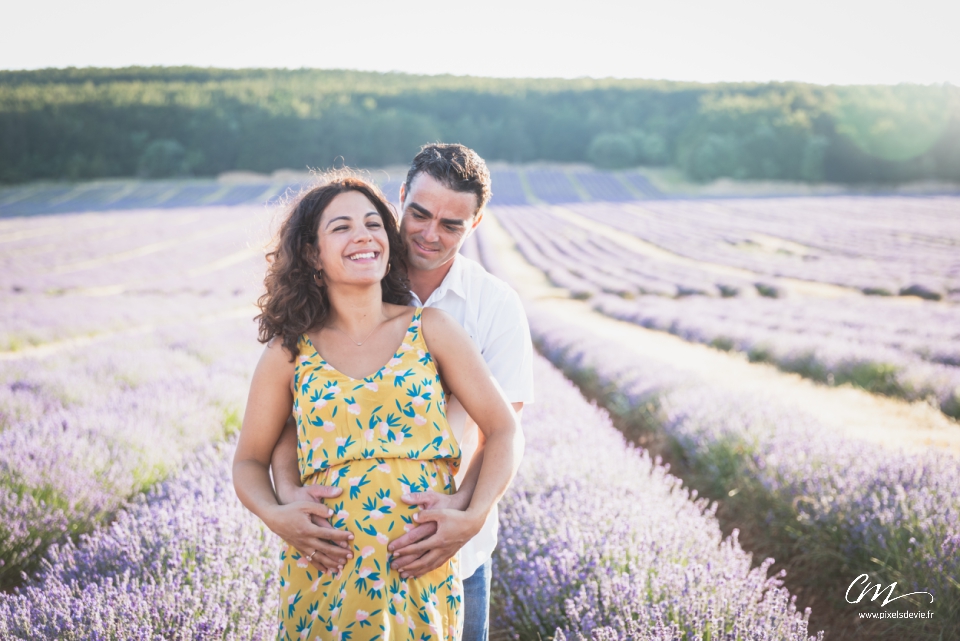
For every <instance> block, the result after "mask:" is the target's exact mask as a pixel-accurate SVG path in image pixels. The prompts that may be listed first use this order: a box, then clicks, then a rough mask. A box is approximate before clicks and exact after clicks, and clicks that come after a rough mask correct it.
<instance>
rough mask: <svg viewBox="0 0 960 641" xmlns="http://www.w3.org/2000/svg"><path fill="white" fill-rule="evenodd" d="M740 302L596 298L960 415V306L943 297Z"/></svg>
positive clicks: (819, 376)
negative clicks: (899, 301) (910, 302)
mask: <svg viewBox="0 0 960 641" xmlns="http://www.w3.org/2000/svg"><path fill="white" fill-rule="evenodd" d="M731 303H733V301H729V300H709V299H703V298H690V299H683V300H676V301H674V300H666V299H660V298H655V297H649V296H647V297H643V298H642V299H637V300H631V301H626V300H623V299H620V298H615V297H612V296H607V295H600V296H597V297H596V298H595V299H594V301H593V304H594V307H595V309H597V310H598V311H601V312H603V313H604V314H607V315H608V316H612V317H614V318H618V319H620V320H626V321H630V322H633V323H636V324H638V325H642V326H643V327H647V328H650V329H656V330H660V331H666V332H670V333H671V334H676V335H677V336H680V337H681V338H684V339H686V340H689V341H694V342H698V343H704V344H706V345H711V346H714V347H718V348H720V349H726V350H735V351H739V352H743V353H744V354H746V355H747V356H748V357H749V358H750V360H753V361H761V362H769V363H772V364H774V365H776V366H777V367H779V368H780V369H782V370H785V371H788V372H795V373H797V374H800V375H802V376H805V377H807V378H811V379H813V380H816V381H819V382H821V383H827V384H829V385H842V384H844V383H852V384H854V385H856V386H858V387H862V388H864V389H866V390H868V391H870V392H875V393H878V394H884V395H887V396H895V397H898V398H903V399H906V400H909V401H916V400H925V401H928V402H930V403H931V404H933V405H935V406H936V407H938V408H939V409H940V410H941V411H942V412H943V413H944V414H946V415H947V416H952V417H954V418H960V367H957V365H958V364H960V334H958V333H956V330H955V329H952V327H953V328H956V327H960V318H957V319H956V322H957V323H958V324H957V325H953V326H951V324H950V321H951V320H953V318H954V317H958V316H960V314H958V313H957V310H955V309H942V306H941V305H938V304H937V303H929V304H924V305H921V306H917V307H914V306H910V307H907V308H905V309H903V308H901V309H897V307H899V306H893V305H882V304H880V305H878V304H876V302H875V301H872V300H870V299H866V300H856V299H854V300H841V301H838V300H835V299H822V300H810V299H805V300H803V301H792V302H790V301H771V300H767V299H755V300H751V301H736V303H735V304H731ZM938 316H941V317H943V318H941V319H937V317H938ZM937 320H941V321H945V322H937ZM898 321H899V322H898Z"/></svg>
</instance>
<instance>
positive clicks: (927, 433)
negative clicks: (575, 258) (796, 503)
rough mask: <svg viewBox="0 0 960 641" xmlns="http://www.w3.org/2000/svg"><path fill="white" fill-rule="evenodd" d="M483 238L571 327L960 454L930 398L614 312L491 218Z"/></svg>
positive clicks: (856, 428)
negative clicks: (833, 378)
mask: <svg viewBox="0 0 960 641" xmlns="http://www.w3.org/2000/svg"><path fill="white" fill-rule="evenodd" d="M483 238H484V241H487V242H489V244H490V245H491V247H492V249H493V250H494V251H495V254H496V256H497V259H498V268H499V269H500V270H502V271H503V272H504V275H505V276H506V277H507V278H509V279H510V280H511V284H513V286H514V287H516V288H517V290H518V291H519V293H520V295H521V297H522V298H523V299H524V300H525V301H527V302H528V303H529V304H533V305H536V307H537V308H538V309H540V310H543V311H546V312H547V313H552V314H557V315H558V316H562V317H563V319H564V320H565V321H566V322H568V323H569V324H570V325H571V326H573V327H577V328H582V329H583V330H584V331H589V332H594V333H597V334H601V335H603V336H604V337H606V338H610V339H612V340H615V341H617V342H618V343H619V344H620V345H622V346H623V349H624V350H629V351H631V352H632V353H634V354H636V356H637V358H638V359H644V360H646V361H648V362H649V361H651V360H652V361H654V362H659V363H663V364H664V366H668V367H671V368H674V369H680V370H683V371H687V372H690V374H691V375H692V376H695V377H697V378H698V379H701V380H704V381H706V382H708V383H709V384H710V385H716V386H719V387H722V388H726V389H729V390H731V391H737V392H746V393H753V394H762V395H765V396H775V397H777V398H778V399H780V400H784V401H787V402H788V403H791V404H795V405H796V406H797V407H798V410H799V411H802V412H804V413H807V414H809V415H812V416H814V417H815V418H817V419H818V420H820V421H821V422H822V423H823V424H824V425H827V426H829V427H833V428H835V429H836V430H837V433H838V434H842V435H843V436H846V437H852V438H857V439H861V440H864V441H870V442H874V443H879V444H881V445H883V446H887V447H890V448H894V449H899V448H904V449H906V450H909V451H919V450H922V449H925V448H928V447H936V448H939V449H943V450H945V451H949V452H951V453H953V454H956V455H958V456H960V425H958V424H957V423H956V422H955V421H952V420H951V419H949V418H947V417H946V416H944V415H943V414H942V413H941V412H940V411H938V410H937V409H935V408H933V407H931V406H930V405H927V404H926V403H922V402H917V403H907V402H905V401H901V400H898V399H893V398H887V397H883V396H876V395H874V394H870V393H868V392H865V391H863V390H860V389H857V388H853V387H848V386H842V387H827V386H824V385H819V384H817V383H814V382H812V381H810V380H808V379H804V378H802V377H800V376H799V375H796V374H789V373H786V372H782V371H780V370H778V369H776V368H775V367H773V366H772V365H767V364H760V363H750V362H749V361H747V360H746V358H745V357H743V356H742V355H737V354H730V353H727V352H722V351H719V350H716V349H712V348H710V347H706V346H704V345H699V344H696V343H688V342H686V341H684V340H683V339H680V338H677V337H676V336H673V335H671V334H667V333H665V332H658V331H654V330H649V329H646V328H643V327H640V326H639V325H634V324H632V323H627V322H624V321H619V320H615V319H612V318H609V317H607V316H604V315H603V314H600V313H599V312H596V311H594V310H592V309H591V308H590V305H589V303H587V302H584V301H578V300H572V299H570V298H569V297H568V295H567V292H566V291H565V290H562V289H558V288H556V287H554V286H552V285H551V284H550V282H549V281H548V280H547V278H546V276H545V275H544V274H543V272H541V271H540V270H538V269H536V268H535V267H533V266H532V265H531V264H530V263H528V262H527V261H526V259H524V258H523V256H522V255H521V254H520V253H519V251H517V249H516V247H515V245H514V243H513V240H512V238H511V237H510V236H509V235H508V234H507V232H506V231H505V230H504V229H503V228H502V227H501V226H500V224H499V222H497V220H496V219H495V218H494V217H493V216H488V217H487V219H486V220H484V223H483Z"/></svg>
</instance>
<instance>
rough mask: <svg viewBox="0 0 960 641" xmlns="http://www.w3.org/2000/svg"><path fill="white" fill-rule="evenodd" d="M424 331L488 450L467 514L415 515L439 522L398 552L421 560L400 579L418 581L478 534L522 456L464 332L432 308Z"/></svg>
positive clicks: (507, 412) (505, 409)
mask: <svg viewBox="0 0 960 641" xmlns="http://www.w3.org/2000/svg"><path fill="white" fill-rule="evenodd" d="M421 329H422V331H423V336H424V339H425V340H426V341H427V344H428V347H429V348H430V353H431V355H432V356H433V358H434V361H435V362H436V363H437V368H438V369H439V371H440V375H441V377H442V378H443V381H444V383H445V384H446V385H447V386H448V387H449V388H450V391H451V392H452V393H453V394H455V395H456V396H457V398H458V399H460V402H461V404H462V405H463V408H464V409H465V410H466V412H467V414H468V415H469V416H471V417H478V418H477V419H476V421H477V426H478V427H479V429H480V432H481V433H482V435H483V439H484V446H483V459H482V465H481V466H480V470H479V474H478V476H477V480H476V487H475V488H474V490H473V494H472V497H471V499H470V504H469V506H468V507H467V509H466V511H458V510H428V511H425V512H418V513H416V514H415V515H414V520H415V521H416V522H418V523H424V522H427V521H435V522H436V523H437V533H436V534H434V535H433V536H431V537H429V538H427V539H425V540H423V541H420V542H418V543H415V544H413V545H410V546H407V547H405V548H402V549H399V550H396V551H395V552H394V555H395V556H397V557H401V556H411V555H413V556H416V555H419V554H422V556H420V558H418V559H417V560H416V561H414V562H413V563H411V564H410V565H408V566H406V567H404V568H403V570H402V572H401V575H406V576H419V575H421V574H423V573H424V572H427V571H429V570H431V569H433V568H434V567H437V565H439V563H442V562H443V561H445V560H446V559H448V558H450V556H452V555H453V554H455V553H456V552H457V551H458V550H459V549H460V548H461V547H462V546H463V544H464V543H466V542H467V541H469V540H470V539H471V538H472V537H473V536H474V535H476V533H477V532H479V531H480V528H481V527H482V526H483V523H484V521H486V518H487V516H488V515H489V514H490V511H491V510H492V509H493V506H494V505H496V503H497V501H499V500H500V497H502V496H503V494H504V492H506V490H507V487H509V485H510V482H511V481H512V480H513V477H514V475H515V474H516V472H517V468H518V467H519V466H520V459H521V457H522V455H523V432H521V430H520V425H519V420H518V417H517V415H516V413H515V412H514V411H513V408H512V407H511V405H510V403H509V402H508V401H507V399H506V397H505V396H504V395H503V393H502V392H501V391H500V388H499V386H498V385H497V384H496V382H495V381H494V379H493V376H492V375H491V374H490V371H489V369H488V368H487V365H486V363H485V362H484V360H483V357H482V356H481V355H480V352H479V350H477V348H476V346H475V345H474V344H473V342H472V341H471V340H470V337H469V336H468V335H467V333H466V331H464V329H463V328H462V327H460V325H459V324H458V323H457V322H456V321H455V320H454V319H453V318H452V317H450V316H449V315H447V314H446V313H444V312H442V311H440V310H436V309H429V308H428V309H424V310H423V316H422V319H421ZM471 471H472V470H471ZM451 550H452V551H451Z"/></svg>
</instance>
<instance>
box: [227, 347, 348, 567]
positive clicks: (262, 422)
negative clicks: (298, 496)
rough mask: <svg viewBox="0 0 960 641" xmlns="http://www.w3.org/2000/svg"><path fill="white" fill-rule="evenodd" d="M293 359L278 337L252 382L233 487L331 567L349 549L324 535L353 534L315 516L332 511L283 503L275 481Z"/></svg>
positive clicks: (343, 538)
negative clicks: (314, 519) (275, 453)
mask: <svg viewBox="0 0 960 641" xmlns="http://www.w3.org/2000/svg"><path fill="white" fill-rule="evenodd" d="M293 367H294V366H293V363H291V362H290V355H289V353H288V352H287V351H286V350H285V349H284V348H283V346H282V344H281V343H280V341H279V340H276V339H274V340H272V341H271V342H270V343H268V344H267V347H266V349H265V350H264V352H263V355H262V356H261V357H260V362H259V363H257V369H256V370H255V371H254V373H253V381H252V382H251V383H250V394H249V396H248V397H247V408H246V411H245V412H244V416H243V425H242V427H241V428H240V438H239V440H238V442H237V451H236V454H235V455H234V458H233V486H234V488H235V489H236V491H237V496H238V497H239V498H240V502H241V503H243V504H244V506H246V507H247V509H249V510H250V511H251V512H253V513H254V514H256V515H257V516H258V517H260V519H261V520H262V521H263V522H264V523H265V524H266V525H267V527H269V528H270V529H271V530H273V531H274V532H276V533H277V534H278V535H280V536H281V537H282V538H283V539H284V540H286V541H287V542H288V543H289V544H291V545H293V546H294V547H295V548H297V549H298V550H300V551H301V553H303V554H305V555H311V554H312V557H313V559H315V560H317V561H319V564H320V565H322V566H323V567H326V568H331V569H332V568H335V567H339V566H342V565H343V562H344V559H345V558H349V556H350V555H349V552H348V550H347V549H345V548H342V547H340V546H338V545H334V544H331V543H328V542H327V541H326V540H324V539H329V540H334V541H337V542H339V541H346V540H348V539H352V538H353V535H351V534H350V533H349V532H346V531H342V530H334V529H324V528H321V527H319V526H317V525H315V524H314V523H313V522H312V521H311V518H310V517H311V516H317V517H320V518H327V517H328V516H330V514H331V510H330V509H329V508H328V507H326V506H325V505H321V504H319V503H314V502H309V501H301V502H297V503H291V504H289V505H280V504H279V503H278V502H277V497H276V495H275V494H274V491H273V485H272V483H271V482H270V472H269V466H270V456H271V454H272V453H273V449H274V446H275V445H276V443H277V440H278V439H279V437H280V433H281V431H282V429H283V426H284V424H285V423H286V420H287V417H288V416H290V411H291V408H292V406H293V393H292V391H291V381H292V380H293Z"/></svg>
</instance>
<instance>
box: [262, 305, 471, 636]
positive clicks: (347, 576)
mask: <svg viewBox="0 0 960 641" xmlns="http://www.w3.org/2000/svg"><path fill="white" fill-rule="evenodd" d="M421 312H422V309H421V308H417V309H416V311H415V312H414V313H413V318H412V319H411V322H410V326H409V327H408V328H407V332H406V335H405V336H404V339H403V343H401V345H400V347H399V349H398V351H397V353H396V354H394V355H393V358H392V359H390V361H388V362H387V364H386V365H384V366H383V367H381V368H380V369H379V370H378V371H377V372H376V373H374V374H373V375H371V376H368V377H367V378H364V379H362V380H360V379H353V378H350V377H349V376H346V375H345V374H342V373H341V372H339V371H337V370H336V369H334V368H333V367H332V366H330V365H329V364H328V363H327V362H325V361H324V360H323V358H322V357H321V356H320V354H318V353H317V350H316V349H315V348H314V346H313V343H312V342H310V339H309V338H308V337H307V336H306V335H303V336H301V337H300V342H299V348H300V355H299V357H298V359H297V363H296V369H295V373H294V387H295V394H294V401H293V413H294V417H295V418H296V420H297V434H298V456H297V458H298V462H299V465H300V476H301V479H302V480H303V484H304V485H309V484H323V485H335V486H339V487H342V488H343V490H344V491H343V493H342V494H341V495H340V496H339V497H337V499H331V500H327V501H326V504H327V505H328V506H329V507H330V508H331V509H333V510H334V511H335V512H336V514H335V516H334V517H332V518H331V519H330V521H331V523H332V524H333V525H334V526H335V527H337V528H341V529H344V528H345V529H348V530H350V532H352V533H353V535H354V537H355V538H354V540H353V541H352V546H353V559H349V560H348V561H347V563H346V564H345V565H344V567H343V571H342V572H340V573H339V574H337V575H331V574H324V573H320V572H318V571H317V570H316V568H314V567H313V566H312V565H310V564H309V563H307V560H306V559H305V558H302V557H301V555H300V553H299V552H297V550H296V549H294V548H293V547H291V546H285V548H284V550H283V551H282V552H281V555H280V560H281V566H280V613H279V614H280V623H279V629H278V634H277V638H278V639H283V640H285V641H286V640H289V641H293V640H300V639H309V640H310V641H313V640H314V639H321V640H322V641H388V640H401V639H402V640H404V641H408V640H409V641H440V640H452V639H459V636H460V628H461V621H460V609H461V596H462V584H461V581H460V571H459V565H458V561H457V559H456V557H454V558H453V559H451V560H450V561H448V562H447V563H446V564H444V565H442V566H441V567H439V568H437V569H436V570H434V571H432V572H430V573H428V574H426V575H424V576H421V577H416V578H408V579H406V580H403V579H401V578H400V574H399V573H398V572H396V571H395V570H392V569H391V568H390V559H389V557H388V552H387V543H389V542H390V541H392V540H394V539H396V538H398V537H400V536H402V534H403V533H404V532H405V531H407V530H409V529H411V528H412V527H413V526H414V522H413V518H412V517H413V514H414V512H415V511H417V510H418V509H419V508H417V507H416V506H408V505H406V504H405V503H403V502H402V501H401V500H400V495H401V494H403V493H406V492H420V491H424V490H428V489H429V490H434V491H436V492H442V493H445V494H450V493H453V492H454V491H455V488H454V480H453V477H454V475H455V474H456V472H457V469H458V467H459V464H460V448H459V446H458V444H457V442H456V440H455V439H454V437H453V435H452V432H451V430H450V427H449V425H448V424H447V419H446V414H445V399H444V395H443V390H442V389H441V387H440V376H439V374H438V373H437V368H436V365H435V364H434V362H433V359H432V358H431V356H430V352H429V350H428V349H427V344H426V343H425V342H424V339H423V334H422V332H421V331H420V315H421Z"/></svg>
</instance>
